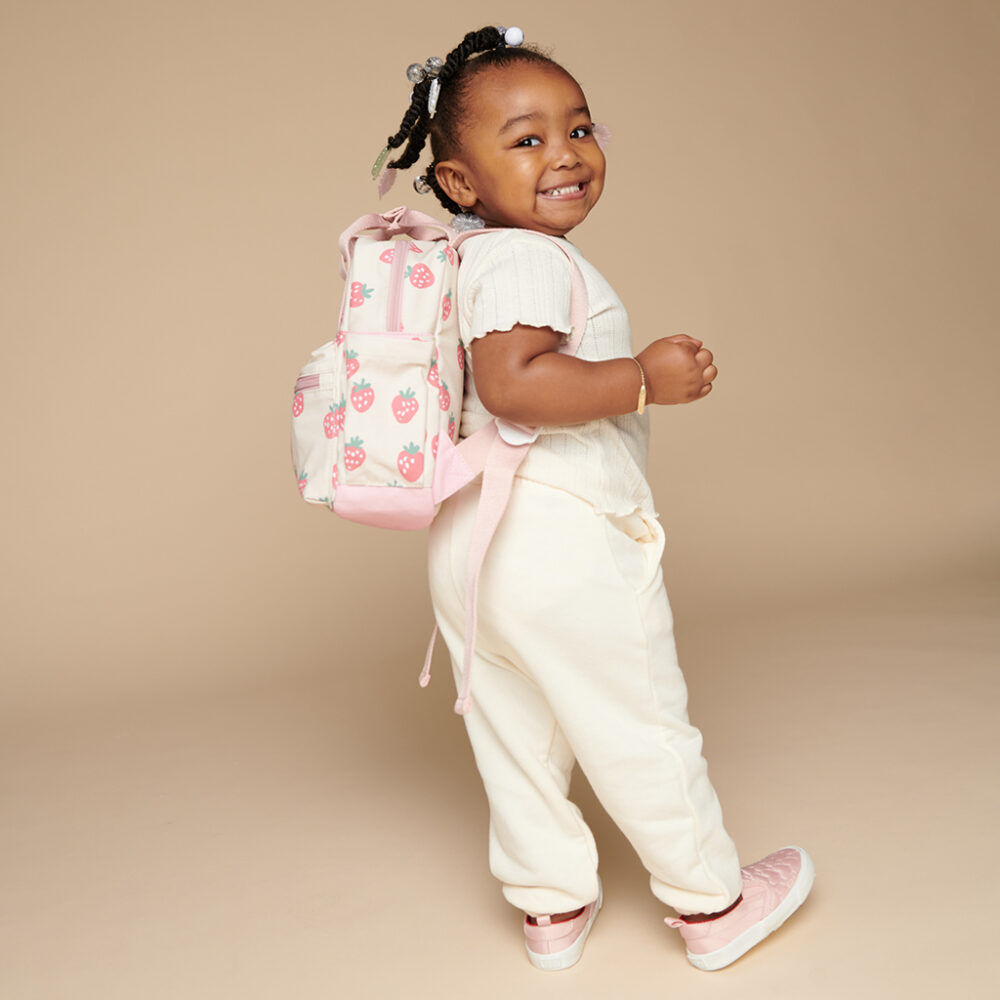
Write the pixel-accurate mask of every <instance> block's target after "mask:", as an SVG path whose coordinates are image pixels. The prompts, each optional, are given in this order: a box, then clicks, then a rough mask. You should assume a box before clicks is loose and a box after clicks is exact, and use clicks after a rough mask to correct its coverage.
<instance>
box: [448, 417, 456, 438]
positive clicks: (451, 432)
mask: <svg viewBox="0 0 1000 1000" xmlns="http://www.w3.org/2000/svg"><path fill="white" fill-rule="evenodd" d="M448 437H450V438H451V439H452V441H458V424H456V423H455V418H454V417H453V416H452V415H451V414H450V413H449V414H448Z"/></svg>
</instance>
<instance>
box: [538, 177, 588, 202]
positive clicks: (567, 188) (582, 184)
mask: <svg viewBox="0 0 1000 1000" xmlns="http://www.w3.org/2000/svg"><path fill="white" fill-rule="evenodd" d="M586 190H587V181H579V182H578V183H576V184H565V185H563V186H562V187H555V188H548V189H547V190H545V191H539V192H538V194H539V196H540V197H542V198H554V199H556V200H565V201H569V200H572V199H573V198H581V197H582V196H583V194H584V192H585V191H586Z"/></svg>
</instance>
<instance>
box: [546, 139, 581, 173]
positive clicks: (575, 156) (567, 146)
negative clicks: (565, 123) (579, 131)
mask: <svg viewBox="0 0 1000 1000" xmlns="http://www.w3.org/2000/svg"><path fill="white" fill-rule="evenodd" d="M579 162H580V156H579V153H578V151H577V149H576V147H575V146H574V145H573V144H572V143H571V142H568V141H566V140H563V141H562V142H559V143H556V145H555V146H554V147H553V149H552V164H553V166H558V167H575V166H576V165H577V164H578V163H579Z"/></svg>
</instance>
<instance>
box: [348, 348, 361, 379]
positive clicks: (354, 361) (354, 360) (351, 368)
mask: <svg viewBox="0 0 1000 1000" xmlns="http://www.w3.org/2000/svg"><path fill="white" fill-rule="evenodd" d="M344 366H345V368H344V370H345V371H346V372H347V377H348V378H354V376H355V375H357V373H358V369H359V368H360V367H361V362H360V361H358V352H357V351H348V352H347V353H346V354H345V355H344Z"/></svg>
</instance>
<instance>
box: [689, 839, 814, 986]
mask: <svg viewBox="0 0 1000 1000" xmlns="http://www.w3.org/2000/svg"><path fill="white" fill-rule="evenodd" d="M791 850H793V851H798V852H799V857H800V858H801V859H802V867H801V868H800V869H799V874H798V878H796V879H795V882H794V883H793V885H792V888H791V889H790V890H789V891H788V895H787V896H785V898H784V899H783V900H782V901H781V902H780V903H779V904H778V905H777V906H776V907H775V908H774V909H773V910H772V911H771V912H770V913H769V914H768V915H767V916H766V917H764V918H763V919H762V920H759V921H758V922H757V923H755V924H754V925H753V926H751V927H748V928H747V929H746V930H745V931H744V932H743V933H742V934H740V936H739V937H735V938H733V940H732V941H730V942H729V944H727V945H726V946H725V947H724V948H719V949H718V950H716V951H710V952H708V953H707V954H704V955H692V954H691V952H688V953H687V957H688V961H689V962H690V963H691V964H692V965H693V966H694V967H695V968H696V969H701V970H703V971H704V972H715V971H716V970H717V969H724V968H725V967H726V966H727V965H732V963H733V962H735V961H736V959H738V958H741V957H742V956H743V955H745V954H746V953H747V952H748V951H749V950H750V949H751V948H753V947H754V946H755V945H758V944H760V943H761V941H763V940H764V938H766V937H767V936H768V935H769V934H773V933H774V932H775V931H776V930H777V929H778V928H779V927H780V926H781V925H782V924H783V923H784V922H785V921H786V920H787V919H788V918H789V917H790V916H791V915H792V914H793V913H794V912H795V911H796V910H797V909H798V908H799V907H800V906H801V905H802V904H803V903H804V902H805V901H806V897H807V896H808V895H809V890H810V889H811V888H812V884H813V879H814V878H815V877H816V868H815V866H814V865H813V862H812V858H810V857H809V855H808V854H806V852H805V851H803V850H802V848H801V847H792V848H791Z"/></svg>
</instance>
